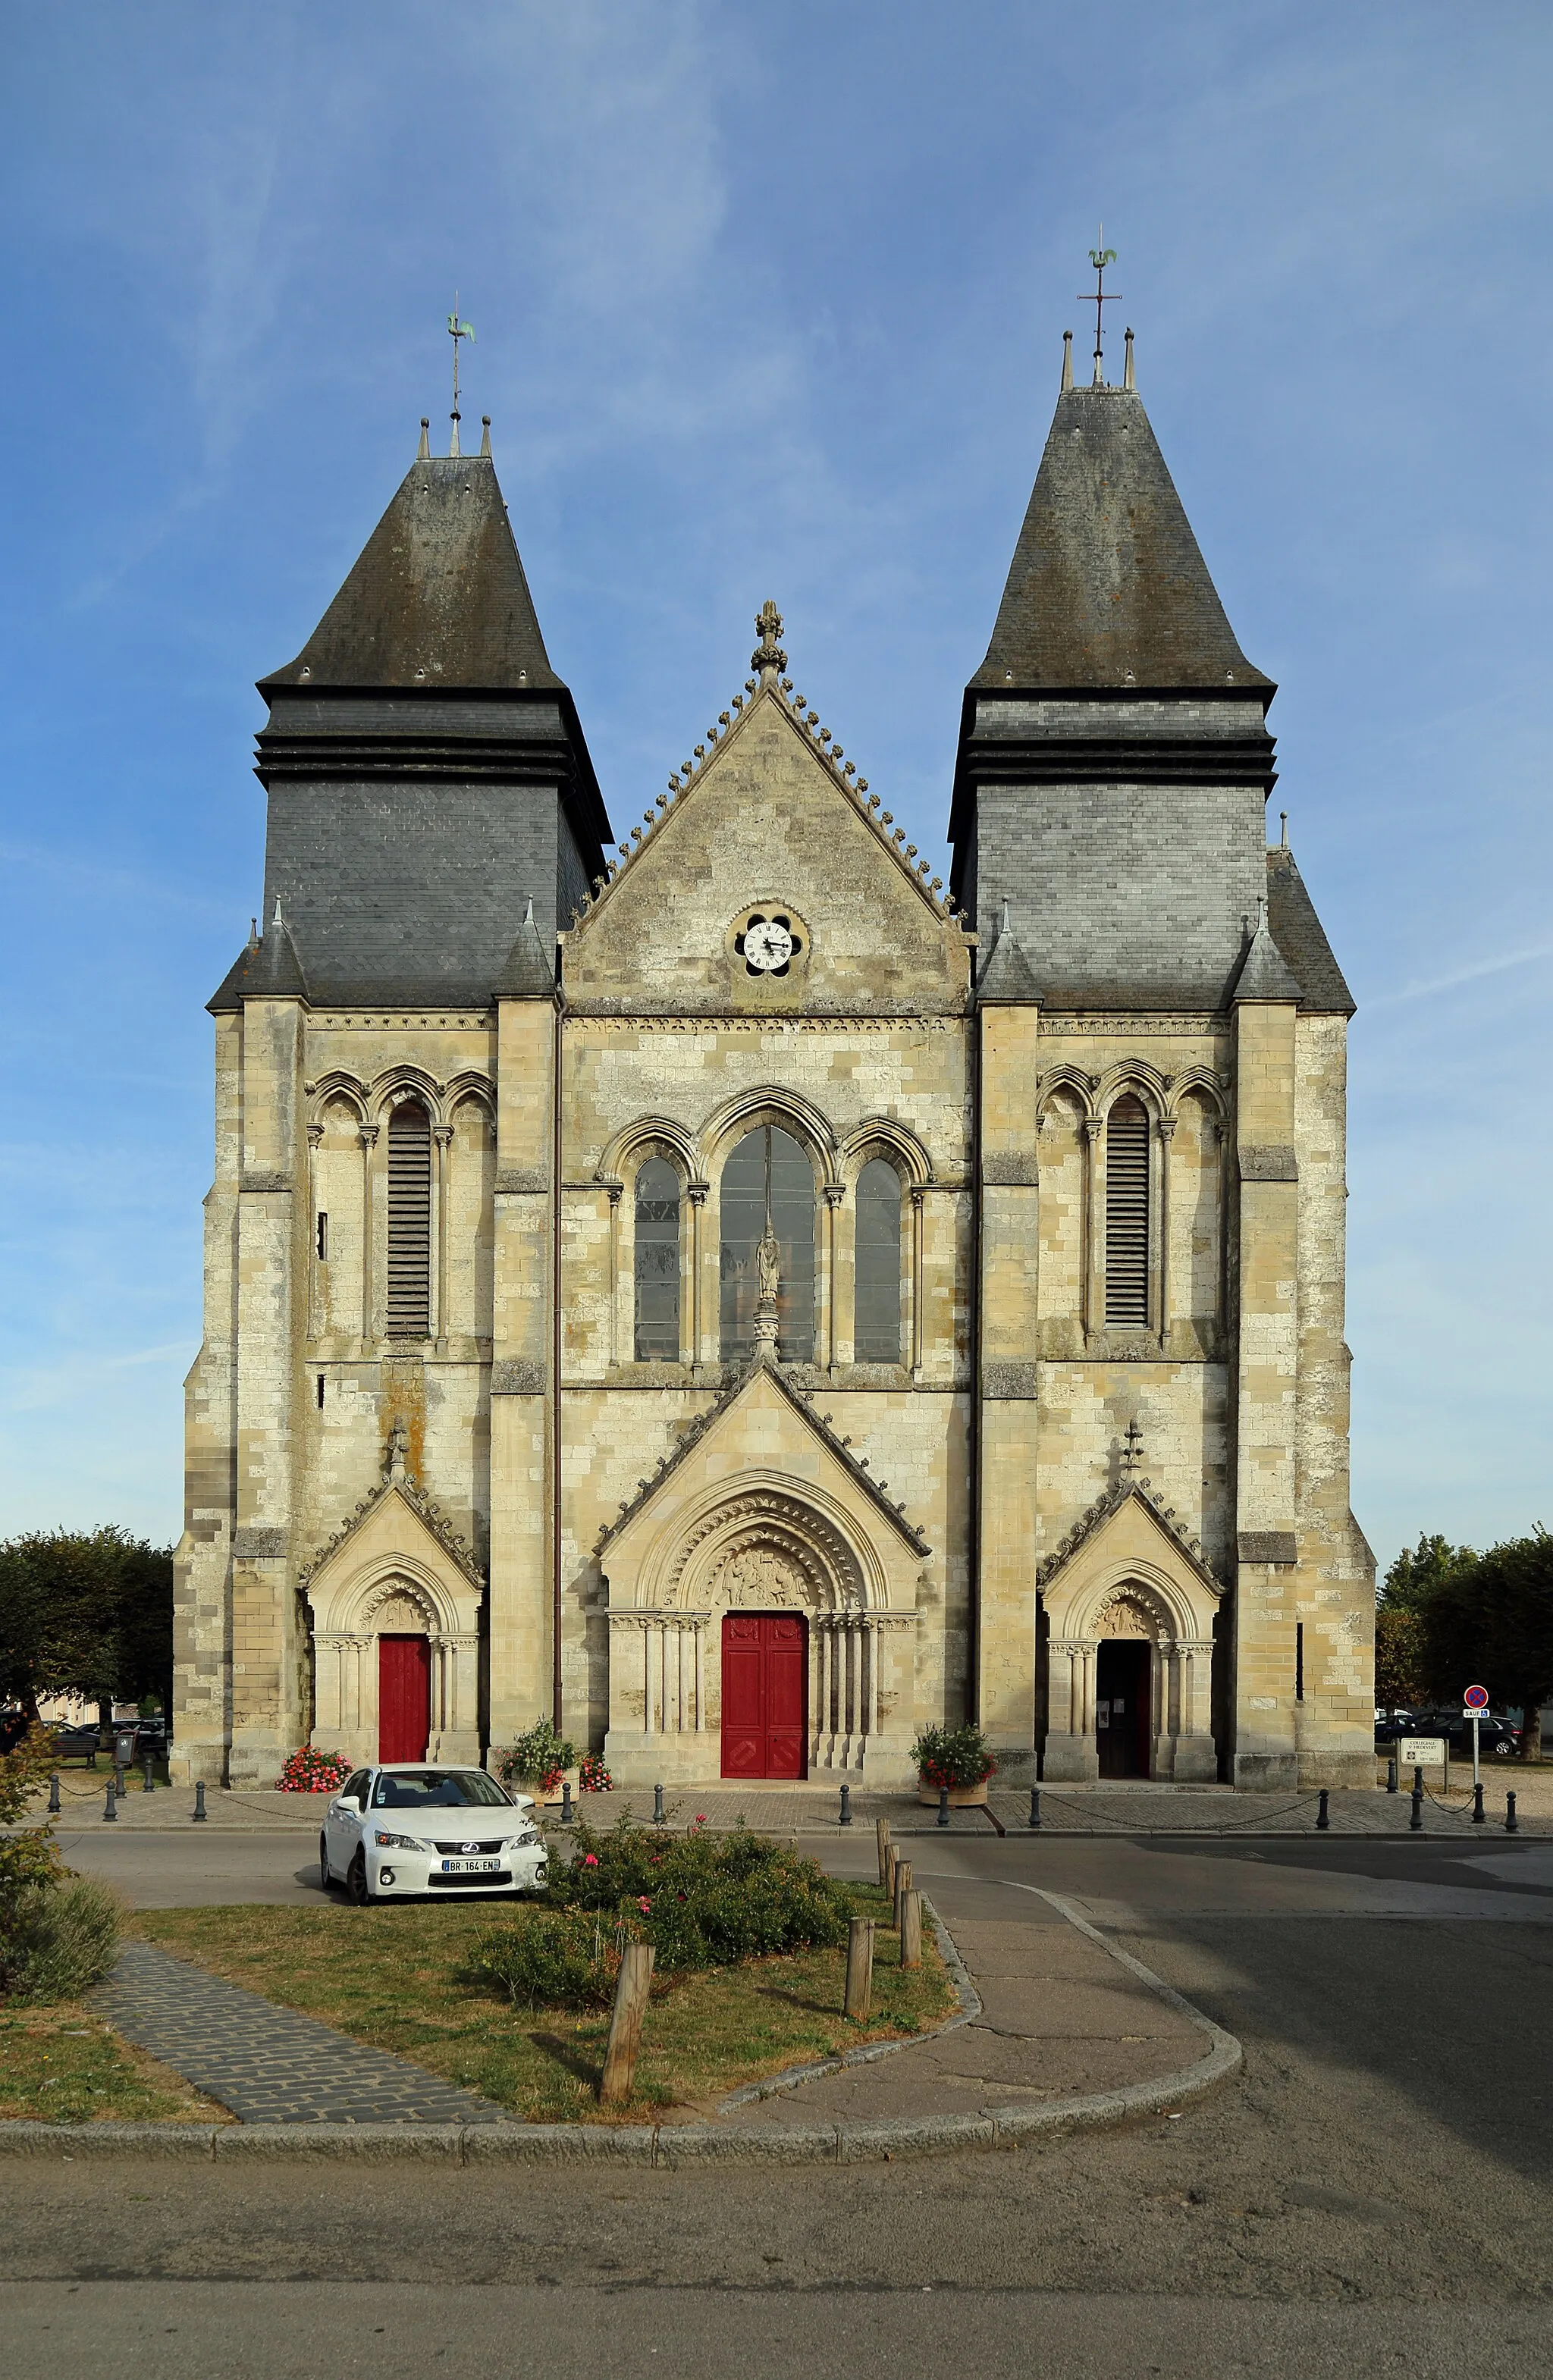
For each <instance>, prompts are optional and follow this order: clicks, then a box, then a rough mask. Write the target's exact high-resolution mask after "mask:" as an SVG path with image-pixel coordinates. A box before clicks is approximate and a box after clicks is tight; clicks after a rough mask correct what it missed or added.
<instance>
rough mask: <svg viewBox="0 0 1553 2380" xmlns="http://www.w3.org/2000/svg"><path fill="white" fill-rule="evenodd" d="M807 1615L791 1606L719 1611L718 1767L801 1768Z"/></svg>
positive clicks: (757, 1771) (739, 1771) (737, 1772)
mask: <svg viewBox="0 0 1553 2380" xmlns="http://www.w3.org/2000/svg"><path fill="white" fill-rule="evenodd" d="M808 1665H809V1632H808V1621H807V1620H806V1619H805V1618H804V1616H803V1614H802V1613H801V1612H796V1611H725V1612H724V1613H723V1615H722V1774H723V1776H724V1777H777V1778H787V1779H792V1778H798V1777H807V1775H808Z"/></svg>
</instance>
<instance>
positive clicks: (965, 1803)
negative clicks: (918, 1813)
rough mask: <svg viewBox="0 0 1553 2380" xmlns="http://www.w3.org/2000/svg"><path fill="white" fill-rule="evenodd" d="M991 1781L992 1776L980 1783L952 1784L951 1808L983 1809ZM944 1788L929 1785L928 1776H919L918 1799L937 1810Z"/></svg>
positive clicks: (917, 1784)
mask: <svg viewBox="0 0 1553 2380" xmlns="http://www.w3.org/2000/svg"><path fill="white" fill-rule="evenodd" d="M991 1781H992V1780H991V1779H990V1778H989V1777H984V1778H983V1779H982V1780H981V1782H980V1784H979V1785H952V1786H951V1787H950V1789H949V1806H950V1808H951V1809H952V1810H979V1809H981V1808H982V1807H983V1806H984V1805H985V1803H986V1800H987V1788H988V1786H989V1784H990V1783H991ZM942 1790H943V1789H942V1787H941V1786H939V1785H929V1783H928V1779H926V1777H919V1778H918V1779H917V1780H916V1798H917V1800H918V1801H919V1802H923V1803H928V1805H929V1806H930V1807H931V1808H933V1809H935V1810H936V1809H937V1808H938V1806H939V1795H940V1792H941V1791H942Z"/></svg>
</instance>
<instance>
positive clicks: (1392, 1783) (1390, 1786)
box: [1386, 1758, 1397, 1793]
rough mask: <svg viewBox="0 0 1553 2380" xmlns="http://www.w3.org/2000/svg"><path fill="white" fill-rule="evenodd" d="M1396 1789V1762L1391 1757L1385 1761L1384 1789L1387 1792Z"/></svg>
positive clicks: (1392, 1791)
mask: <svg viewBox="0 0 1553 2380" xmlns="http://www.w3.org/2000/svg"><path fill="white" fill-rule="evenodd" d="M1396 1790H1397V1764H1396V1761H1395V1759H1394V1758H1393V1759H1390V1760H1389V1761H1388V1762H1387V1763H1386V1791H1388V1793H1394V1792H1395V1791H1396Z"/></svg>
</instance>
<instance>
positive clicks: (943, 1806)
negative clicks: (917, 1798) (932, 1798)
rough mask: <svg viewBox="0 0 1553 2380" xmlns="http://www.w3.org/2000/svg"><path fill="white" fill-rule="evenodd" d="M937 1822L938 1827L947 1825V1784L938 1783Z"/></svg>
mask: <svg viewBox="0 0 1553 2380" xmlns="http://www.w3.org/2000/svg"><path fill="white" fill-rule="evenodd" d="M939 1824H940V1827H947V1826H948V1824H949V1788H948V1786H947V1785H940V1787H939Z"/></svg>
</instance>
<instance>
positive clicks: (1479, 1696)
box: [1462, 1686, 1488, 1711]
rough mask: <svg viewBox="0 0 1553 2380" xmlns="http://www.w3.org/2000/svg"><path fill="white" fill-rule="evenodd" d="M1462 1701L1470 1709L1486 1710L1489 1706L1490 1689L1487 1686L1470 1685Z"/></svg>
mask: <svg viewBox="0 0 1553 2380" xmlns="http://www.w3.org/2000/svg"><path fill="white" fill-rule="evenodd" d="M1462 1703H1463V1704H1464V1706H1466V1708H1467V1709H1468V1710H1469V1711H1486V1709H1487V1707H1488V1689H1487V1687H1486V1686H1469V1687H1468V1688H1467V1690H1466V1693H1465V1694H1463V1695H1462Z"/></svg>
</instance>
